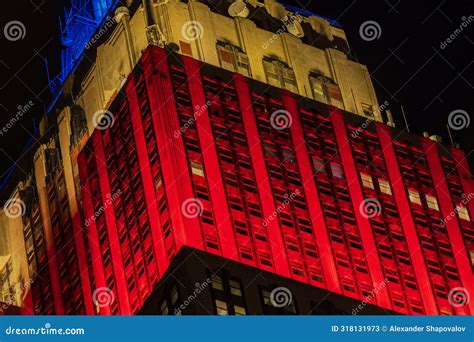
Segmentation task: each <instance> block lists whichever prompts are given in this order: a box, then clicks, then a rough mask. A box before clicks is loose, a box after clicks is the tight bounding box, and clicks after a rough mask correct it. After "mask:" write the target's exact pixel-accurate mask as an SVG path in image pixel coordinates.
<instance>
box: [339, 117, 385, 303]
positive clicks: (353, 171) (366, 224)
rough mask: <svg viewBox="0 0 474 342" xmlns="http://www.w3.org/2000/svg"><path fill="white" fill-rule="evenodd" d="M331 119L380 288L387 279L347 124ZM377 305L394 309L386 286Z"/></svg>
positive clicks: (341, 119)
mask: <svg viewBox="0 0 474 342" xmlns="http://www.w3.org/2000/svg"><path fill="white" fill-rule="evenodd" d="M331 119H332V123H333V126H334V132H335V134H336V140H337V146H338V148H339V153H340V155H341V160H342V164H343V168H344V173H345V174H346V178H347V184H348V188H349V192H350V194H351V199H352V205H353V207H354V212H355V215H356V220H357V225H358V227H359V233H360V238H361V240H362V246H363V248H364V252H365V256H366V261H367V266H368V268H369V273H370V278H371V279H372V284H373V287H374V288H380V284H382V283H384V281H385V277H384V274H383V270H382V262H381V261H380V258H379V254H378V250H377V246H376V244H375V239H374V235H373V231H372V226H371V224H370V221H369V219H368V218H367V217H365V216H363V215H362V214H361V212H360V210H359V207H360V204H361V203H362V202H364V200H365V198H364V194H363V192H362V188H361V185H360V181H359V173H358V172H357V168H356V165H355V161H354V157H353V155H352V149H351V145H350V141H349V138H348V136H347V129H346V124H345V122H344V117H343V116H342V114H341V113H340V112H332V113H331ZM376 299H377V303H378V304H379V305H380V306H382V307H384V308H389V309H391V308H392V304H391V301H390V297H389V295H388V289H387V287H386V286H384V287H383V288H382V290H381V291H379V292H378V293H377V295H376Z"/></svg>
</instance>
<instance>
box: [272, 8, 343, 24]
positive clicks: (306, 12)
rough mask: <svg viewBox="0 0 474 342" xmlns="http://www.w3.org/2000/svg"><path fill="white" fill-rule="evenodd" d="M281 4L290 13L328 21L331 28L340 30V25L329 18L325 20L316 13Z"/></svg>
mask: <svg viewBox="0 0 474 342" xmlns="http://www.w3.org/2000/svg"><path fill="white" fill-rule="evenodd" d="M281 4H282V5H283V6H285V8H286V9H287V10H288V11H290V12H294V13H299V14H301V15H304V16H305V17H311V16H316V17H320V18H323V19H324V20H326V21H328V22H329V23H330V24H331V25H332V26H335V27H339V28H341V27H342V25H341V24H340V23H339V22H338V21H336V20H333V19H329V18H326V17H324V16H322V15H319V14H316V13H313V12H311V11H308V10H306V9H302V8H298V7H296V6H292V5H288V4H285V3H283V2H281Z"/></svg>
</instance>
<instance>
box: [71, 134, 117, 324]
mask: <svg viewBox="0 0 474 342" xmlns="http://www.w3.org/2000/svg"><path fill="white" fill-rule="evenodd" d="M94 134H97V133H94ZM85 148H89V145H87V146H86V147H85ZM77 164H78V166H79V178H80V181H81V198H82V206H83V213H84V218H85V219H86V220H87V222H89V224H88V225H87V226H86V229H87V238H88V240H89V248H90V252H91V261H92V265H89V266H90V267H91V268H92V272H93V273H94V283H95V286H96V289H99V288H101V287H102V288H103V287H107V284H106V281H105V272H104V266H103V263H102V254H101V252H100V244H99V235H98V234H97V226H96V223H95V220H88V219H89V218H91V217H95V216H94V204H93V202H92V198H91V190H90V186H89V172H88V170H87V162H86V156H85V153H84V152H83V153H81V154H79V157H78V159H77ZM94 290H95V289H94ZM100 314H101V315H110V314H111V311H110V307H109V306H108V305H107V306H104V307H101V308H100Z"/></svg>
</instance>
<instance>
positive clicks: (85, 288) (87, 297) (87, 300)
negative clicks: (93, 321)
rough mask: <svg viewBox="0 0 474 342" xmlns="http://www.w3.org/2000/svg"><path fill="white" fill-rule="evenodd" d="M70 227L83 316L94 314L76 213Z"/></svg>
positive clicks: (78, 219)
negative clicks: (82, 300)
mask: <svg viewBox="0 0 474 342" xmlns="http://www.w3.org/2000/svg"><path fill="white" fill-rule="evenodd" d="M72 227H73V232H74V243H75V245H76V254H77V262H78V265H79V272H80V278H81V286H82V293H83V296H84V297H83V298H84V306H85V309H86V311H85V314H86V315H93V314H94V305H93V303H92V290H91V286H90V277H89V268H88V266H87V256H86V248H85V245H84V235H83V233H82V227H83V222H81V215H80V214H79V212H77V213H76V214H75V215H74V217H73V218H72Z"/></svg>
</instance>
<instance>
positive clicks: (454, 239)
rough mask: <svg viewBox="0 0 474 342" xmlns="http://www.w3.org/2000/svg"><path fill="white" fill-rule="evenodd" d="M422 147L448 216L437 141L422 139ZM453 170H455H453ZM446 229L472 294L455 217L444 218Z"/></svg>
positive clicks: (451, 209)
mask: <svg viewBox="0 0 474 342" xmlns="http://www.w3.org/2000/svg"><path fill="white" fill-rule="evenodd" d="M423 147H424V150H425V155H426V159H427V160H428V166H429V168H430V173H431V177H433V183H434V185H435V190H436V196H437V197H438V203H439V207H440V209H441V213H442V214H443V217H449V216H450V215H451V213H453V212H455V211H454V209H455V208H454V205H453V201H452V199H451V195H450V192H449V188H448V184H447V183H446V179H445V176H444V172H443V167H442V166H441V161H440V159H439V155H438V146H437V143H436V142H434V141H431V140H428V139H423ZM453 172H455V170H453ZM445 222H446V231H447V232H448V236H449V242H450V243H451V248H452V250H453V253H454V259H455V261H456V266H457V269H458V270H459V278H460V279H461V283H462V285H463V287H464V288H465V289H466V290H467V292H468V293H471V294H474V279H473V277H472V270H471V264H470V261H469V259H468V254H469V253H468V251H467V249H466V246H465V245H464V240H463V237H462V235H461V228H460V226H459V224H458V220H457V219H453V220H445ZM468 305H469V310H470V313H473V312H474V301H472V300H471V301H469V304H468ZM461 309H463V308H459V309H458V313H460V314H461V313H464V314H470V313H469V312H459V311H461Z"/></svg>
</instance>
